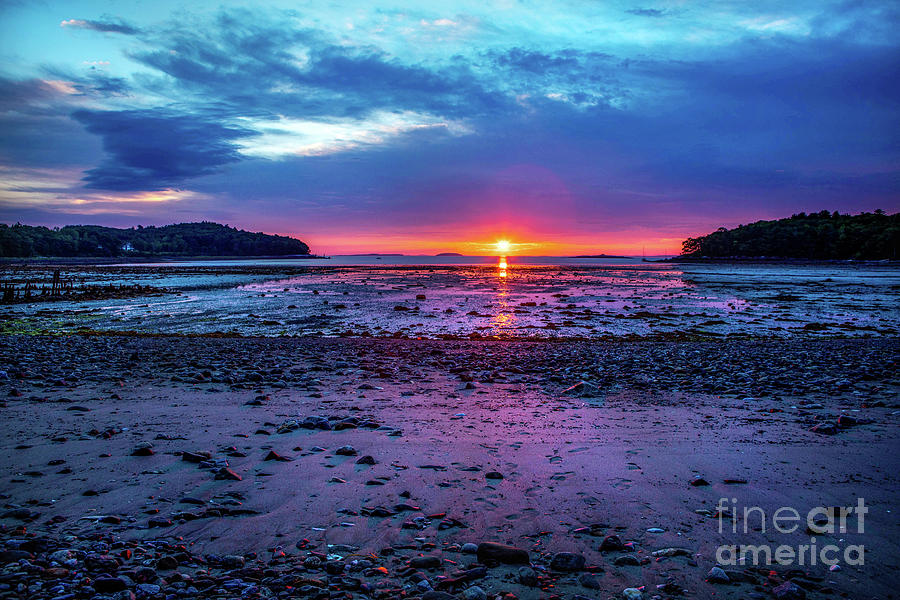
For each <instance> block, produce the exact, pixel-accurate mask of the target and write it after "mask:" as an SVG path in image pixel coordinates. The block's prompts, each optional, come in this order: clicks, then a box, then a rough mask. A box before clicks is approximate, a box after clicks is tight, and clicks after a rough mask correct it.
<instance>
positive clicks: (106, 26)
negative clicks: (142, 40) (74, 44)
mask: <svg viewBox="0 0 900 600" xmlns="http://www.w3.org/2000/svg"><path fill="white" fill-rule="evenodd" d="M59 26H60V27H74V28H76V29H91V30H93V31H102V32H104V33H121V34H122V35H137V34H138V33H140V32H141V30H140V29H139V28H137V27H135V26H134V25H129V24H128V23H126V22H125V21H122V20H116V21H93V20H90V19H66V20H65V21H62V22H60V24H59Z"/></svg>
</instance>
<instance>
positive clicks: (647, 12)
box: [625, 8, 669, 17]
mask: <svg viewBox="0 0 900 600" xmlns="http://www.w3.org/2000/svg"><path fill="white" fill-rule="evenodd" d="M625 12H627V13H628V14H631V15H637V16H639V17H664V16H666V15H667V14H668V12H669V11H667V10H664V9H661V8H630V9H628V10H626V11H625Z"/></svg>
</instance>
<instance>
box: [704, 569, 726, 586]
mask: <svg viewBox="0 0 900 600" xmlns="http://www.w3.org/2000/svg"><path fill="white" fill-rule="evenodd" d="M706 581H708V582H710V583H731V578H729V577H728V574H727V573H726V572H725V571H723V570H722V569H720V568H719V567H713V568H712V569H710V570H709V573H707V574H706Z"/></svg>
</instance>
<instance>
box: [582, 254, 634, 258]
mask: <svg viewBox="0 0 900 600" xmlns="http://www.w3.org/2000/svg"><path fill="white" fill-rule="evenodd" d="M570 258H631V257H630V256H618V255H616V254H579V255H577V256H571V257H570Z"/></svg>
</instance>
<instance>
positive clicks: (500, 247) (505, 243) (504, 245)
mask: <svg viewBox="0 0 900 600" xmlns="http://www.w3.org/2000/svg"><path fill="white" fill-rule="evenodd" d="M495 245H496V247H497V252H509V249H510V247H511V244H510V243H509V240H497V243H496V244H495Z"/></svg>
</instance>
